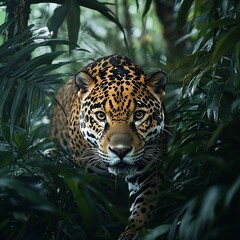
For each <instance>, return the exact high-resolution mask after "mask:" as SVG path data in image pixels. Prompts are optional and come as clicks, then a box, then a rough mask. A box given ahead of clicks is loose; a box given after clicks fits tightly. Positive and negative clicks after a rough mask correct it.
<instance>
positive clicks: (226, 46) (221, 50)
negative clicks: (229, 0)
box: [210, 24, 240, 65]
mask: <svg viewBox="0 0 240 240" xmlns="http://www.w3.org/2000/svg"><path fill="white" fill-rule="evenodd" d="M239 39H240V24H237V25H236V26H234V27H232V28H230V29H228V31H227V32H224V35H223V36H222V37H221V38H220V40H219V41H218V42H217V45H216V48H215V50H214V51H213V54H212V57H211V59H210V64H211V65H213V64H214V63H216V62H217V61H218V59H219V58H220V57H222V56H224V54H225V53H226V52H227V51H228V50H230V49H231V48H232V46H234V45H235V44H236V43H237V42H239Z"/></svg>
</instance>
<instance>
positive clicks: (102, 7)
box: [80, 0, 128, 46]
mask: <svg viewBox="0 0 240 240" xmlns="http://www.w3.org/2000/svg"><path fill="white" fill-rule="evenodd" d="M80 5H81V6H83V7H87V8H90V9H93V10H96V11H98V12H100V13H101V14H102V15H103V16H105V17H106V18H108V19H109V20H110V21H112V22H114V23H115V24H116V25H117V26H118V28H119V29H120V30H121V31H122V33H123V36H124V41H125V44H126V46H128V43H127V37H126V34H125V31H124V28H123V26H122V24H121V23H120V22H119V19H118V18H117V17H116V15H115V14H114V12H113V11H112V10H111V9H110V8H108V7H107V6H106V3H101V2H99V1H97V0H91V1H88V0H82V1H81V2H80Z"/></svg>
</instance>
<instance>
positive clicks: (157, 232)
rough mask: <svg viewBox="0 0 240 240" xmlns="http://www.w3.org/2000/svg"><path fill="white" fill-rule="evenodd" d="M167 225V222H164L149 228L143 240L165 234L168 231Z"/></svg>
mask: <svg viewBox="0 0 240 240" xmlns="http://www.w3.org/2000/svg"><path fill="white" fill-rule="evenodd" d="M169 227H170V225H169V224H164V225H160V226H158V227H156V228H154V229H151V230H149V233H148V234H146V235H145V236H144V240H155V239H159V238H158V237H160V236H163V235H165V234H166V233H167V232H168V231H169Z"/></svg>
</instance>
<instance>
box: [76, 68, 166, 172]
mask: <svg viewBox="0 0 240 240" xmlns="http://www.w3.org/2000/svg"><path fill="white" fill-rule="evenodd" d="M111 70H116V71H117V70H118V74H117V75H116V71H113V72H115V74H112V75H110V76H109V73H110V72H111ZM125 70H126V69H124V68H121V69H119V68H118V69H116V68H107V70H106V73H105V75H104V76H108V77H104V78H103V77H102V75H103V73H102V74H99V75H97V76H95V77H94V78H93V77H92V76H90V75H89V74H88V73H86V72H80V73H79V75H78V76H77V78H78V79H77V81H78V85H81V84H83V85H82V86H83V87H82V88H80V89H79V94H78V96H79V98H81V112H80V129H81V132H82V134H83V136H84V138H85V139H86V140H87V141H88V142H89V143H90V144H91V145H92V146H93V147H95V148H97V149H98V155H99V157H100V159H101V161H103V162H104V163H105V164H106V165H107V167H108V171H109V172H111V173H114V174H119V175H128V174H131V173H132V172H134V171H137V170H138V169H139V168H142V167H144V166H146V165H147V164H148V163H147V162H145V161H147V160H145V158H144V154H146V149H147V148H149V146H151V145H153V144H154V142H155V141H156V140H157V139H158V138H159V136H160V133H161V131H162V130H163V128H164V111H163V106H162V98H163V96H164V91H163V89H164V86H165V84H166V75H165V73H163V72H158V73H156V74H154V75H153V76H152V77H151V78H149V79H146V77H145V75H143V74H138V73H137V72H134V71H133V70H132V71H133V72H132V74H131V76H132V77H129V76H127V75H126V71H125ZM134 74H135V75H134ZM133 76H134V77H133ZM79 82H80V83H81V84H79ZM84 86H85V88H84ZM148 159H149V157H148ZM148 161H149V160H148Z"/></svg>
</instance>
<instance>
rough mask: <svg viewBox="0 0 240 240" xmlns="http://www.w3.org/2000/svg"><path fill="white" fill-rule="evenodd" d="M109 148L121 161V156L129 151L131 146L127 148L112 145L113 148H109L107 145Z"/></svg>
mask: <svg viewBox="0 0 240 240" xmlns="http://www.w3.org/2000/svg"><path fill="white" fill-rule="evenodd" d="M109 150H110V151H111V152H113V153H114V154H116V155H117V156H118V157H119V158H120V160H121V161H122V160H123V158H124V157H125V156H126V155H127V154H128V153H129V152H131V150H132V146H131V147H128V148H126V147H124V148H123V147H114V148H111V147H109Z"/></svg>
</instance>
